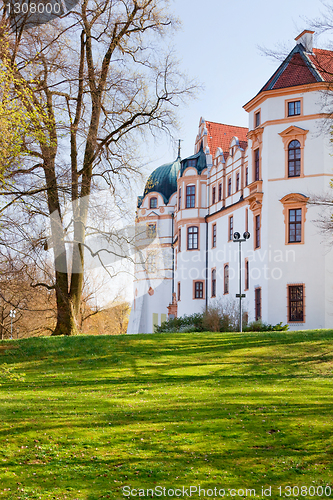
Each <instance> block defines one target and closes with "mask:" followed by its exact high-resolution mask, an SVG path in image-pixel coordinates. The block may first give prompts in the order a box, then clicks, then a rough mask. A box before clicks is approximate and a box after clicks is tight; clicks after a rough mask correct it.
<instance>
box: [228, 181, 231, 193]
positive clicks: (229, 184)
mask: <svg viewBox="0 0 333 500" xmlns="http://www.w3.org/2000/svg"><path fill="white" fill-rule="evenodd" d="M228 196H231V177H229V179H228Z"/></svg>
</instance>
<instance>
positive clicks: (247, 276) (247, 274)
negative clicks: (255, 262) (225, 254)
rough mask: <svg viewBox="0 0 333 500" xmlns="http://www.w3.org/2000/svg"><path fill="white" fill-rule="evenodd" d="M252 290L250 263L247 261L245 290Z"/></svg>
mask: <svg viewBox="0 0 333 500" xmlns="http://www.w3.org/2000/svg"><path fill="white" fill-rule="evenodd" d="M249 288H250V269H249V261H248V260H247V259H246V260H245V290H248V289H249Z"/></svg>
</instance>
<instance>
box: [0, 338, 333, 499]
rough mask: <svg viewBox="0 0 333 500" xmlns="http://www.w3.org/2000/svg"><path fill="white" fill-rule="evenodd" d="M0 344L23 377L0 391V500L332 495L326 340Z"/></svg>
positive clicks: (332, 350) (330, 346)
mask: <svg viewBox="0 0 333 500" xmlns="http://www.w3.org/2000/svg"><path fill="white" fill-rule="evenodd" d="M11 344H13V345H14V344H15V345H19V349H17V350H15V351H14V350H12V351H8V352H7V354H1V356H0V363H3V362H6V363H8V364H9V365H11V364H14V365H15V371H16V372H17V373H21V372H25V374H26V376H25V381H24V382H23V381H18V382H8V381H7V382H4V383H3V384H2V386H1V387H0V394H1V402H0V411H1V428H0V433H1V443H2V446H1V449H0V467H1V484H0V499H1V498H8V499H29V500H30V499H35V498H41V499H48V498H50V499H51V498H53V499H65V498H66V499H89V500H95V499H98V498H112V499H121V498H124V496H123V494H122V490H121V487H122V486H124V485H131V486H132V487H133V488H139V487H141V488H149V487H150V488H153V487H155V486H156V485H161V486H165V487H171V486H174V487H176V486H178V487H179V486H182V485H186V486H189V485H198V484H200V485H201V487H202V488H208V487H213V488H214V486H216V487H219V488H226V489H227V488H233V487H235V488H246V487H248V488H249V487H250V486H256V487H257V493H258V496H257V498H260V497H261V495H259V493H260V491H259V487H260V490H261V486H262V485H267V486H268V485H271V486H272V491H273V493H272V498H278V490H277V487H278V486H279V485H281V486H285V485H299V486H301V485H306V486H308V487H309V486H311V485H315V486H316V487H317V486H318V485H326V484H331V485H332V479H333V465H332V451H333V433H332V431H333V421H332V415H333V407H332V383H331V380H332V366H333V365H332V359H333V358H332V356H333V332H332V331H308V332H298V333H297V332H283V333H258V334H255V333H247V334H238V333H237V334H235V333H228V334H225V333H203V334H202V333H201V334H169V335H137V336H118V337H114V336H112V337H111V336H102V337H88V336H82V337H74V338H35V339H27V340H21V341H17V342H16V341H13V342H11ZM9 488H10V490H9ZM132 498H133V497H132ZM162 498H166V497H162ZM192 498H198V496H197V495H193V496H192ZM201 498H208V497H207V496H201ZM210 498H215V497H210ZM299 498H311V497H310V496H308V495H307V496H302V497H299ZM312 498H313V497H312ZM316 498H318V497H316Z"/></svg>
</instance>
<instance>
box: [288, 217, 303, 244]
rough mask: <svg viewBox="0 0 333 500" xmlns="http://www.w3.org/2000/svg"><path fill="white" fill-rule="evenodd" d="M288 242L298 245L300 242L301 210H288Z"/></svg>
mask: <svg viewBox="0 0 333 500" xmlns="http://www.w3.org/2000/svg"><path fill="white" fill-rule="evenodd" d="M288 235H289V238H288V242H289V243H299V242H301V241H302V209H301V208H292V209H290V210H289V228H288Z"/></svg>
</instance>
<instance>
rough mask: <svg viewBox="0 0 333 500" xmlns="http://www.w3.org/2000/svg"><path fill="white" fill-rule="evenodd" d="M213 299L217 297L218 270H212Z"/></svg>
mask: <svg viewBox="0 0 333 500" xmlns="http://www.w3.org/2000/svg"><path fill="white" fill-rule="evenodd" d="M212 297H216V269H213V270H212Z"/></svg>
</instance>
